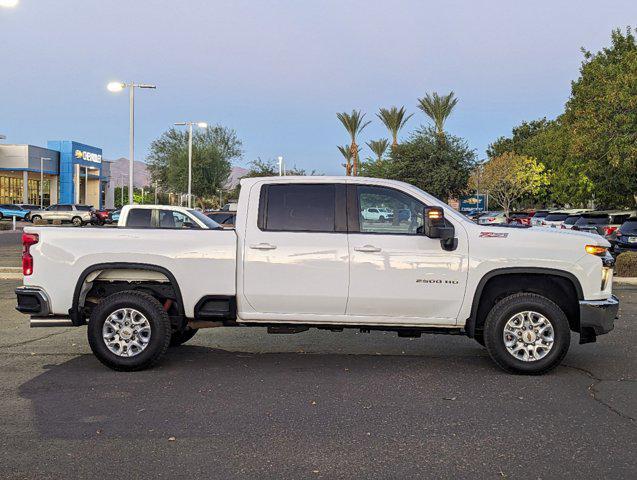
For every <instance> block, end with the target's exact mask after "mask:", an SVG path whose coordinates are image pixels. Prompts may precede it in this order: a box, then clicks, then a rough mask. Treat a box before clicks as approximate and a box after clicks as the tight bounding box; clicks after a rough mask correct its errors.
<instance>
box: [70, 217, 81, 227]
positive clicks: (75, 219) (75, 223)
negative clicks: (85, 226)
mask: <svg viewBox="0 0 637 480" xmlns="http://www.w3.org/2000/svg"><path fill="white" fill-rule="evenodd" d="M71 223H73V226H74V227H81V226H82V219H81V218H80V217H73V220H71Z"/></svg>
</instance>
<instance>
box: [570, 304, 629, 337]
mask: <svg viewBox="0 0 637 480" xmlns="http://www.w3.org/2000/svg"><path fill="white" fill-rule="evenodd" d="M618 310H619V300H618V299H617V297H616V296H615V295H611V296H610V297H609V298H607V299H606V300H582V301H580V302H579V312H580V343H588V342H594V341H595V337H596V336H597V335H603V334H605V333H608V332H610V331H611V330H612V329H613V328H614V327H615V319H616V318H617V311H618Z"/></svg>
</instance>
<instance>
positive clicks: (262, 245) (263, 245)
mask: <svg viewBox="0 0 637 480" xmlns="http://www.w3.org/2000/svg"><path fill="white" fill-rule="evenodd" d="M250 248H252V249H254V250H274V249H275V248H276V245H270V244H269V243H257V244H255V245H250Z"/></svg>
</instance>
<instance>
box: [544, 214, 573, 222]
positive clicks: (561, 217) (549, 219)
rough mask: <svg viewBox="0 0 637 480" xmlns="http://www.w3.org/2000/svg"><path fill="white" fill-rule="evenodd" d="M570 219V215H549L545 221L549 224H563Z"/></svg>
mask: <svg viewBox="0 0 637 480" xmlns="http://www.w3.org/2000/svg"><path fill="white" fill-rule="evenodd" d="M567 218H568V213H549V214H548V215H547V216H546V218H545V220H546V221H547V222H563V221H564V220H566V219H567Z"/></svg>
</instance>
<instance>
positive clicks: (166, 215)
mask: <svg viewBox="0 0 637 480" xmlns="http://www.w3.org/2000/svg"><path fill="white" fill-rule="evenodd" d="M196 226H197V225H195V223H194V222H193V221H192V219H190V218H189V217H188V216H187V215H185V214H183V213H181V212H177V211H175V210H159V228H193V227H196Z"/></svg>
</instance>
